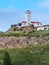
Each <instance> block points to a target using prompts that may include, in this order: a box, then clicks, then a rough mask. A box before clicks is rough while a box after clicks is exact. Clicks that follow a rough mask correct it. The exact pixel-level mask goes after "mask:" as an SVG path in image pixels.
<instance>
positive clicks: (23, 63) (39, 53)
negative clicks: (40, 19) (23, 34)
mask: <svg viewBox="0 0 49 65" xmlns="http://www.w3.org/2000/svg"><path fill="white" fill-rule="evenodd" d="M5 51H6V52H8V54H9V56H10V59H11V63H12V65H49V44H45V45H40V44H39V45H28V46H27V47H26V48H15V49H4V50H0V60H2V61H3V59H4V53H5ZM0 65H3V62H0Z"/></svg>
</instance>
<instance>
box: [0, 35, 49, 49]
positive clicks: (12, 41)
mask: <svg viewBox="0 0 49 65" xmlns="http://www.w3.org/2000/svg"><path fill="white" fill-rule="evenodd" d="M38 43H39V44H45V43H49V36H41V37H12V36H11V37H0V49H4V48H16V47H19V48H21V47H24V46H26V45H28V44H38Z"/></svg>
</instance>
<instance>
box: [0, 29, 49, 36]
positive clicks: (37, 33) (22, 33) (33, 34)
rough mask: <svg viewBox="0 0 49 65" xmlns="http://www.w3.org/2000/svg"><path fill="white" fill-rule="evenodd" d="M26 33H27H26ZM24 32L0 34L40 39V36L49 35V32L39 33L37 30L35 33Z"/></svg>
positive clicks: (0, 34) (2, 34)
mask: <svg viewBox="0 0 49 65" xmlns="http://www.w3.org/2000/svg"><path fill="white" fill-rule="evenodd" d="M24 32H25V33H24ZM24 32H17V31H13V32H5V33H0V36H16V37H19V36H30V37H32V36H33V37H36V36H37V37H38V36H40V35H42V36H44V35H49V30H47V31H37V30H33V31H27V33H26V31H24Z"/></svg>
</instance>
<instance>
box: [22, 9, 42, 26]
mask: <svg viewBox="0 0 49 65" xmlns="http://www.w3.org/2000/svg"><path fill="white" fill-rule="evenodd" d="M31 24H33V25H34V27H37V26H41V23H40V22H31V12H30V10H27V11H26V12H25V21H22V25H21V27H24V26H30V25H31Z"/></svg>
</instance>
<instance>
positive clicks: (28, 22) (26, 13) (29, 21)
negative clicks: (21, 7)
mask: <svg viewBox="0 0 49 65" xmlns="http://www.w3.org/2000/svg"><path fill="white" fill-rule="evenodd" d="M25 21H26V22H27V25H30V23H31V12H30V10H27V11H26V12H25Z"/></svg>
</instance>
